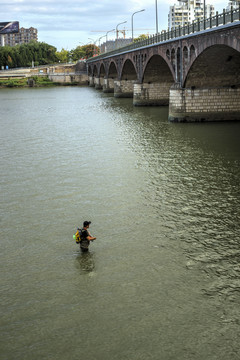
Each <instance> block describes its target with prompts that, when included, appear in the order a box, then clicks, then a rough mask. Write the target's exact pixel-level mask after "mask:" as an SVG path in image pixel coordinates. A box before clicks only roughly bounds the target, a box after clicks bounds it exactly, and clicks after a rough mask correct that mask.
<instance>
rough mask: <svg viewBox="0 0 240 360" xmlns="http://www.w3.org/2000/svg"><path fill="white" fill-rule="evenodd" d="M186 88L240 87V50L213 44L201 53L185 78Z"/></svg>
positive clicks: (184, 84)
mask: <svg viewBox="0 0 240 360" xmlns="http://www.w3.org/2000/svg"><path fill="white" fill-rule="evenodd" d="M183 86H184V87H185V88H196V89H201V88H214V87H215V88H223V87H240V52H238V51H237V50H235V49H233V48H232V47H230V46H228V45H212V46H210V47H208V48H206V49H205V50H203V52H202V53H201V54H199V55H198V56H197V57H196V59H195V60H194V61H193V63H192V64H191V65H190V67H189V69H188V72H187V74H186V76H185V78H184V81H183Z"/></svg>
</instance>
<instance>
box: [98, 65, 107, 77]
mask: <svg viewBox="0 0 240 360" xmlns="http://www.w3.org/2000/svg"><path fill="white" fill-rule="evenodd" d="M104 76H106V69H105V64H104V63H102V64H101V65H100V69H99V77H104Z"/></svg>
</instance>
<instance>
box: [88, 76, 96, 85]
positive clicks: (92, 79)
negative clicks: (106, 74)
mask: <svg viewBox="0 0 240 360" xmlns="http://www.w3.org/2000/svg"><path fill="white" fill-rule="evenodd" d="M88 85H89V86H91V87H94V86H95V84H94V77H93V76H90V75H89V76H88Z"/></svg>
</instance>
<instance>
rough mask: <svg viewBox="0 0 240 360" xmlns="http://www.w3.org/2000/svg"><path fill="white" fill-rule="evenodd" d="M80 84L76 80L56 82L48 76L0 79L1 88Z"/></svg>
mask: <svg viewBox="0 0 240 360" xmlns="http://www.w3.org/2000/svg"><path fill="white" fill-rule="evenodd" d="M76 85H81V84H79V82H77V81H71V82H56V81H52V80H50V79H49V78H48V77H38V76H33V77H31V78H20V79H13V78H9V79H0V89H1V88H25V87H50V86H76Z"/></svg>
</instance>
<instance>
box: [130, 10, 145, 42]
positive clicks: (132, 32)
mask: <svg viewBox="0 0 240 360" xmlns="http://www.w3.org/2000/svg"><path fill="white" fill-rule="evenodd" d="M142 11H145V9H142V10H139V11H135V12H134V13H133V14H132V42H133V15H135V14H137V13H139V12H142Z"/></svg>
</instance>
